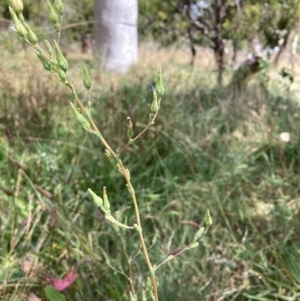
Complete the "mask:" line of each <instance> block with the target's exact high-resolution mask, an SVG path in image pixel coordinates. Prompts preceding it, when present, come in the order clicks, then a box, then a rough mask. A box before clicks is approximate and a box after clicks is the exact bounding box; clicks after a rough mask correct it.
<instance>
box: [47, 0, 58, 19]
mask: <svg viewBox="0 0 300 301" xmlns="http://www.w3.org/2000/svg"><path fill="white" fill-rule="evenodd" d="M47 5H48V9H49V19H50V21H51V22H52V23H53V24H56V23H58V16H57V14H56V12H55V9H54V7H53V5H52V3H51V1H50V0H48V1H47Z"/></svg>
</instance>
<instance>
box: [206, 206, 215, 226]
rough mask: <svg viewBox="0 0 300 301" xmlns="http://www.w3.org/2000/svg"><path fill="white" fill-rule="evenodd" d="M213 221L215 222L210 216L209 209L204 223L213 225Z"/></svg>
mask: <svg viewBox="0 0 300 301" xmlns="http://www.w3.org/2000/svg"><path fill="white" fill-rule="evenodd" d="M212 223H213V220H212V218H211V216H210V213H209V210H207V211H206V215H205V218H204V224H205V226H206V227H209V226H211V225H212Z"/></svg>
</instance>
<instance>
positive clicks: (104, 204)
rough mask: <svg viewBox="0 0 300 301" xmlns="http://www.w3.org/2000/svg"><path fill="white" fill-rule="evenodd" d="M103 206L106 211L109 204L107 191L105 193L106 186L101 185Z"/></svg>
mask: <svg viewBox="0 0 300 301" xmlns="http://www.w3.org/2000/svg"><path fill="white" fill-rule="evenodd" d="M103 207H104V209H105V210H107V211H109V209H110V204H109V201H108V197H107V193H106V187H103Z"/></svg>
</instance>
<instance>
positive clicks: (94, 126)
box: [76, 98, 158, 301]
mask: <svg viewBox="0 0 300 301" xmlns="http://www.w3.org/2000/svg"><path fill="white" fill-rule="evenodd" d="M76 101H77V104H78V106H79V107H80V109H81V110H82V112H84V113H85V115H86V116H88V114H87V110H86V108H85V107H84V106H83V104H82V102H81V101H80V100H79V99H78V98H76ZM88 118H89V122H90V124H91V126H92V128H93V129H94V131H95V132H96V133H100V131H99V129H98V128H97V126H96V124H95V123H94V121H93V119H92V118H91V117H89V116H88ZM148 128H149V126H148V127H147V128H146V129H148ZM142 133H144V131H143V132H142ZM142 133H141V134H142ZM139 136H140V135H139ZM99 138H100V140H101V142H102V143H103V145H104V146H105V148H106V149H108V150H109V151H110V152H111V154H112V155H113V156H115V157H116V154H115V152H114V151H113V150H112V149H111V147H110V146H109V145H108V143H107V142H106V140H105V139H104V138H103V137H102V136H100V137H99ZM118 163H119V166H120V168H121V170H122V173H123V176H124V177H125V180H126V182H127V185H128V188H129V190H130V191H131V197H132V201H133V205H134V210H135V216H136V223H137V225H138V226H139V227H141V218H140V213H139V207H138V203H137V199H136V196H135V193H134V189H133V186H132V184H131V182H130V179H129V177H128V174H127V171H126V168H125V167H124V165H123V162H122V161H121V160H119V161H118ZM139 237H140V242H141V245H142V250H143V254H144V257H145V260H146V263H147V266H148V269H149V271H150V277H151V283H152V290H153V295H154V298H155V301H158V294H157V284H156V279H155V275H154V273H153V267H152V264H151V261H150V258H149V254H148V251H147V247H146V244H145V240H144V236H143V233H142V232H139Z"/></svg>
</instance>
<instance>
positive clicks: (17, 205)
mask: <svg viewBox="0 0 300 301" xmlns="http://www.w3.org/2000/svg"><path fill="white" fill-rule="evenodd" d="M10 47H12V48H13V49H14V50H15V52H14V53H15V54H14V56H13V57H12V56H11V53H10V54H9V53H6V52H4V54H3V56H4V61H5V63H3V65H2V68H1V73H0V78H1V79H3V80H2V81H1V85H2V86H1V91H2V92H1V95H0V97H1V102H0V105H1V110H0V112H1V116H0V118H1V130H2V133H3V134H2V137H1V148H2V149H3V150H2V151H1V157H0V168H1V174H2V176H1V179H0V185H1V187H2V189H1V191H0V210H1V218H0V231H1V232H0V246H1V252H0V300H21V299H22V298H23V299H24V300H25V297H24V296H26V294H28V293H29V292H34V293H35V294H36V295H37V296H39V297H41V298H44V299H43V300H45V296H44V288H45V286H46V284H45V280H46V278H47V276H48V275H52V276H63V275H65V274H66V272H67V271H69V270H70V269H71V268H73V269H75V270H76V271H77V273H78V274H79V278H78V280H77V281H76V283H75V284H73V285H72V287H70V288H68V289H67V290H66V291H64V294H65V295H66V297H67V299H68V300H120V301H121V300H128V294H127V292H128V290H129V282H128V280H127V279H126V277H125V276H124V274H127V273H128V269H127V265H126V261H125V256H124V253H123V251H122V245H121V242H120V239H119V237H118V236H117V234H116V233H115V232H114V231H113V229H112V228H111V227H110V225H109V224H107V223H106V222H105V220H104V217H103V215H102V213H101V211H99V210H97V209H95V206H94V204H93V202H92V200H91V199H90V197H89V196H88V193H87V189H88V188H91V189H92V190H94V191H95V192H98V193H100V192H101V189H102V187H103V186H106V187H107V191H108V193H109V197H110V202H111V206H112V211H116V210H119V211H121V213H122V215H123V216H124V217H126V218H127V219H128V223H129V224H132V222H134V210H133V206H132V203H131V200H130V198H129V196H128V193H127V191H126V188H125V185H124V180H123V179H122V177H121V175H120V174H119V173H118V172H117V171H115V170H113V169H112V168H111V165H110V163H109V162H108V160H107V159H106V157H105V156H104V149H103V148H102V146H101V144H100V143H99V141H98V140H97V139H96V138H95V137H93V136H91V135H89V134H87V133H86V132H84V131H83V130H82V129H81V128H80V126H79V125H78V124H76V122H75V121H74V118H73V115H72V112H71V110H70V108H69V105H68V102H69V100H70V96H69V93H68V91H67V89H66V88H64V87H63V86H61V85H59V83H58V82H56V81H55V80H54V79H52V78H51V76H49V75H47V74H46V73H45V72H44V71H43V70H42V67H41V66H40V65H39V62H38V61H37V60H36V59H35V58H34V57H33V56H31V54H30V53H29V52H23V50H22V49H21V47H19V46H18V44H15V45H14V46H13V45H10ZM143 47H144V48H143V51H144V52H143V53H144V54H142V57H141V58H140V61H141V63H140V65H138V66H137V67H135V68H133V69H132V70H131V72H130V74H128V75H125V76H118V77H117V76H113V75H109V74H105V73H101V74H99V72H98V71H97V70H96V69H93V68H92V70H91V73H92V75H93V76H92V77H93V79H94V86H93V89H92V100H93V112H92V113H93V116H94V119H95V120H96V121H97V125H98V126H99V127H100V129H101V131H102V133H103V135H104V136H105V138H106V139H107V140H108V141H109V142H110V144H111V145H112V146H114V148H117V147H122V146H124V145H125V144H126V139H127V138H126V117H127V116H131V119H132V120H133V123H134V130H135V131H136V132H139V131H140V130H141V129H142V128H143V127H144V126H145V124H146V123H147V120H148V112H149V106H150V103H151V99H152V98H151V97H152V96H151V92H150V91H149V88H148V85H149V83H150V82H153V80H154V78H155V70H156V68H157V64H160V65H162V69H163V75H164V82H165V89H166V96H165V97H164V99H163V102H162V107H161V110H160V114H159V117H158V119H157V121H156V124H155V126H154V127H152V128H151V129H150V130H149V131H148V132H147V133H146V134H145V135H144V136H143V137H142V138H141V139H140V140H138V141H137V143H136V144H134V145H133V146H132V147H130V148H129V149H128V151H127V152H126V153H125V154H124V156H123V161H124V163H125V164H126V165H127V166H128V167H129V168H130V170H131V174H132V182H133V185H134V187H135V189H136V193H137V197H138V201H139V204H140V211H141V216H142V224H143V231H144V234H145V237H146V240H147V245H148V246H151V245H152V241H153V240H156V239H157V242H156V243H155V244H154V245H153V247H151V249H150V250H149V254H150V256H151V258H152V261H153V263H159V262H161V261H162V260H163V259H165V258H166V257H167V256H168V254H169V253H170V252H172V251H174V249H176V248H178V247H183V246H185V245H186V244H188V243H190V242H191V241H192V240H193V237H194V235H195V233H196V231H197V229H198V228H197V227H196V226H197V225H199V224H201V222H202V219H203V216H204V215H205V212H206V209H209V210H210V211H211V215H212V217H213V220H214V224H213V226H212V227H211V228H210V231H209V233H208V235H206V236H205V237H204V238H203V239H202V240H201V241H200V247H199V248H197V249H193V250H190V251H189V252H186V253H184V254H183V255H182V256H181V257H179V258H177V259H176V260H175V261H171V262H170V263H168V264H166V265H165V266H163V267H162V268H161V269H160V270H158V274H157V276H158V282H159V294H160V300H162V301H168V300H170V301H173V300H179V301H187V300H192V301H193V300H242V301H243V300H270V301H271V300H272V301H273V300H295V301H296V300H299V298H300V264H299V263H300V260H299V259H300V239H299V237H300V231H299V218H300V214H299V194H300V192H299V180H300V175H299V163H300V162H299V161H300V160H299V158H300V157H299V155H300V154H299V146H300V145H299V141H300V140H299V138H300V137H299V126H300V120H299V116H298V115H299V114H298V112H299V107H298V102H297V95H298V94H297V93H298V91H297V90H293V91H289V90H287V86H288V83H286V82H284V81H283V80H282V81H280V78H279V79H276V80H272V79H271V80H270V81H269V82H263V83H264V86H263V87H262V85H261V82H260V81H259V78H258V77H256V78H255V79H254V80H253V81H252V82H251V83H250V84H249V86H248V87H247V89H246V90H245V92H244V93H243V94H242V95H241V96H240V97H239V98H238V99H236V98H234V97H233V96H232V95H231V93H230V91H227V90H226V89H224V90H222V91H221V90H218V89H217V88H216V87H215V86H214V83H215V76H216V75H215V73H214V72H213V71H212V70H211V69H210V68H207V66H206V65H205V61H202V60H200V61H199V64H198V65H197V66H196V68H195V69H194V70H192V69H191V68H190V67H189V66H188V64H187V63H186V61H185V59H187V61H188V57H187V55H186V57H185V53H184V52H181V51H179V52H172V51H169V50H164V49H162V50H158V49H153V48H151V47H149V49H147V48H146V47H145V46H143ZM25 57H26V58H27V59H26V60H24V58H25ZM68 59H69V60H70V62H71V64H70V65H71V70H70V75H71V77H72V78H75V82H76V83H77V84H78V85H81V73H80V68H79V67H78V63H79V61H80V54H78V53H76V54H70V55H69V58H68ZM83 59H85V60H86V61H87V63H88V64H89V65H90V66H91V67H92V66H93V65H94V63H93V61H92V60H91V58H88V57H85V58H83ZM170 61H172V64H170V63H169V62H170ZM20 70H22V72H20ZM203 70H205V71H203ZM272 74H277V73H276V70H269V71H268V75H270V76H271V75H272ZM32 78H33V80H32ZM79 94H80V96H81V98H82V99H83V100H84V99H85V98H86V96H85V94H84V89H83V88H82V89H81V90H80V91H79ZM282 132H289V133H290V134H291V141H290V142H288V143H284V142H281V141H280V140H279V135H280V133H282ZM16 162H17V163H16ZM22 166H23V167H24V168H21V167H22ZM53 208H55V209H53ZM54 211H55V212H56V215H57V216H56V220H54V213H53V212H54ZM126 242H127V246H126V248H127V252H128V254H129V255H130V256H132V258H133V259H134V260H133V263H132V266H133V269H134V272H135V274H134V281H135V283H136V284H140V283H142V281H143V280H144V279H145V277H146V276H147V269H146V266H145V264H144V261H143V258H142V254H141V252H139V241H138V237H137V234H132V233H127V234H126ZM28 254H31V257H28V256H29V255H28ZM26 258H27V261H26V260H25V259H26ZM28 258H29V259H28ZM32 258H35V260H36V261H34V260H33V259H32ZM24 260H25V261H26V262H29V263H30V264H29V265H31V270H30V271H27V273H26V272H25V271H24V267H22V262H24ZM122 273H123V274H122Z"/></svg>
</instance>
